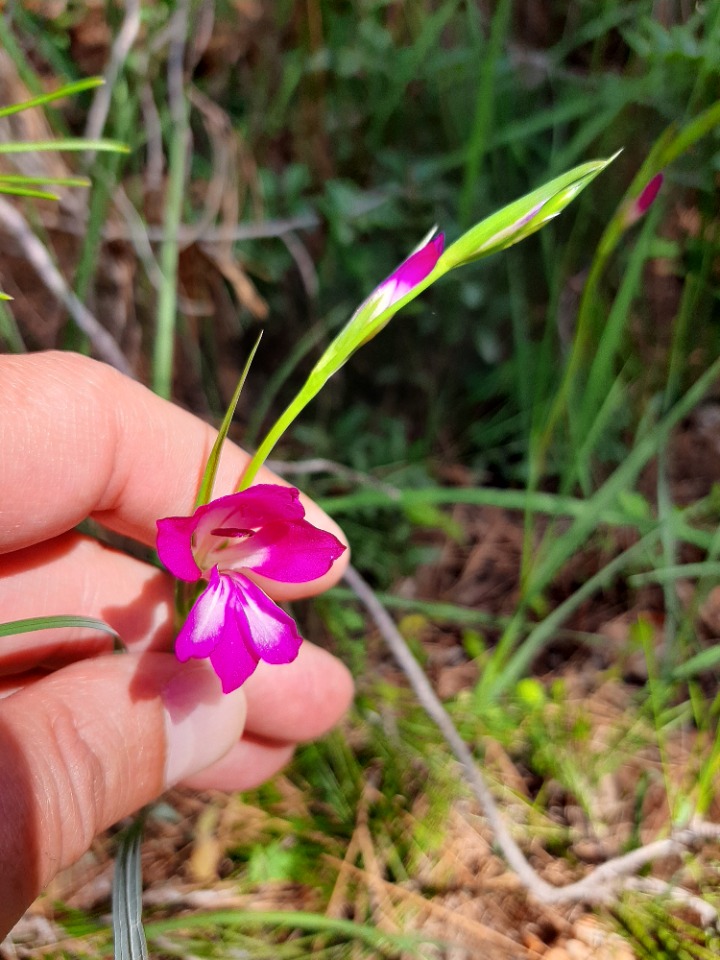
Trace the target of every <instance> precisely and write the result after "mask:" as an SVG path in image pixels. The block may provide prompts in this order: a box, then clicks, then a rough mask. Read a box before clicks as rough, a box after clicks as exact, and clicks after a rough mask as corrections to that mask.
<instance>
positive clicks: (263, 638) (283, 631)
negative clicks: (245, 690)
mask: <svg viewBox="0 0 720 960" xmlns="http://www.w3.org/2000/svg"><path fill="white" fill-rule="evenodd" d="M227 576H228V579H232V580H234V581H235V582H236V583H237V585H238V590H239V596H241V597H242V599H241V601H240V602H241V603H242V607H243V613H244V615H245V617H246V619H247V624H248V630H249V633H248V636H247V638H246V639H247V646H248V649H249V650H250V652H251V654H253V655H256V656H258V657H259V658H260V659H261V660H264V661H265V662H266V663H291V662H292V661H293V660H294V659H295V657H296V656H297V655H298V650H299V649H300V644H301V643H302V637H301V636H300V634H299V633H298V630H297V625H296V623H295V621H294V620H293V618H292V617H290V616H288V614H287V613H285V611H284V610H281V609H280V607H279V606H278V605H277V604H276V603H274V602H273V601H272V600H271V599H270V597H268V595H267V594H266V593H264V592H263V591H262V590H261V589H260V587H258V585H257V584H255V583H253V582H252V581H251V580H248V579H247V577H243V576H242V574H228V575H227Z"/></svg>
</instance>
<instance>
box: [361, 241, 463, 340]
mask: <svg viewBox="0 0 720 960" xmlns="http://www.w3.org/2000/svg"><path fill="white" fill-rule="evenodd" d="M444 245H445V236H444V234H442V233H439V234H438V235H437V236H436V237H433V239H432V240H430V242H429V243H426V244H425V246H424V247H420V249H419V250H416V251H415V253H411V254H410V256H409V257H408V258H407V260H403V262H402V263H401V264H400V266H399V267H398V268H397V270H394V271H393V272H392V273H391V274H390V276H389V277H387V278H386V279H385V280H383V282H382V283H381V284H380V285H379V286H378V287H376V288H375V290H374V291H373V293H371V294H370V297H369V298H368V300H372V301H373V311H372V314H371V317H370V319H373V318H374V317H377V316H379V315H380V314H381V313H383V312H384V311H385V310H387V308H388V307H391V306H392V305H393V304H394V303H397V302H398V300H402V298H403V297H404V296H405V294H407V293H410V291H411V290H412V289H413V287H416V286H417V285H418V284H419V283H422V281H423V280H424V279H425V277H427V276H428V274H430V273H432V271H433V270H434V269H435V264H436V263H437V262H438V260H439V259H440V254H441V253H442V252H443V246H444ZM366 302H367V301H366ZM361 309H362V308H361ZM358 312H359V311H358ZM375 332H377V331H375Z"/></svg>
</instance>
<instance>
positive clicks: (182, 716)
mask: <svg viewBox="0 0 720 960" xmlns="http://www.w3.org/2000/svg"><path fill="white" fill-rule="evenodd" d="M0 403H1V404H2V417H1V418H0V451H2V452H1V454H0V622H8V621H11V620H19V619H23V618H26V617H38V616H50V615H53V614H55V615H58V614H78V615H83V616H91V617H98V618H100V619H102V620H104V621H105V622H106V623H108V624H109V625H110V626H111V627H113V628H114V629H115V630H116V631H117V632H118V633H119V634H120V636H121V637H122V640H123V642H124V643H125V645H126V646H127V649H128V653H127V654H124V655H116V654H113V653H112V639H111V638H110V637H109V636H108V635H107V634H102V633H99V632H97V633H96V632H94V631H88V630H85V631H75V630H48V631H41V632H40V631H39V632H35V633H29V634H21V635H17V636H11V637H6V638H4V639H0V694H2V699H0V864H1V865H2V869H0V940H1V939H2V938H3V936H4V935H5V934H6V933H7V932H8V931H9V930H10V928H11V927H12V925H13V924H14V923H15V921H16V920H17V919H18V918H19V917H20V916H21V915H22V913H23V911H24V910H25V909H26V907H27V906H28V905H29V904H30V903H31V902H32V900H33V899H34V898H35V896H37V894H38V893H39V892H40V891H41V890H42V889H43V887H44V886H45V885H46V884H47V883H48V882H49V881H50V880H51V879H52V877H53V876H54V875H55V874H56V873H57V871H58V870H60V869H62V868H63V867H66V866H68V865H70V864H71V863H73V862H74V861H75V860H77V859H78V858H79V857H80V856H81V855H82V854H83V853H84V852H85V850H87V849H88V847H89V846H90V843H91V842H92V839H93V837H94V836H95V835H96V834H97V833H99V832H100V831H101V830H103V829H105V828H106V827H108V826H110V825H111V824H112V823H115V822H116V821H118V820H120V819H121V818H122V817H125V816H127V815H129V814H130V813H132V812H133V811H135V810H137V809H139V808H140V807H142V806H143V805H144V804H146V803H148V802H150V801H152V800H153V799H155V798H156V797H157V796H158V795H159V794H161V793H162V791H163V790H165V789H166V788H168V787H169V786H172V785H174V784H176V783H178V782H181V783H184V784H187V785H189V786H191V787H195V788H197V789H207V788H217V789H222V790H243V789H249V788H250V787H253V786H255V785H257V784H258V783H261V782H262V781H263V780H265V779H267V778H268V777H269V776H271V775H272V774H273V773H275V772H276V771H277V770H279V769H280V768H281V767H282V766H283V765H284V764H285V763H286V762H287V760H288V759H289V757H290V756H291V755H292V752H293V749H294V747H295V745H296V744H297V743H299V742H302V741H306V740H311V739H313V738H315V737H317V736H320V735H321V734H323V733H325V732H326V731H327V730H328V729H330V727H332V726H333V724H335V723H336V722H337V720H338V719H339V718H340V716H341V715H342V714H343V712H344V711H345V710H346V708H347V706H348V704H349V702H350V699H351V697H352V680H351V678H350V675H349V673H348V671H347V670H346V669H345V667H344V666H343V665H342V664H341V663H340V662H339V661H338V660H336V659H335V658H334V657H333V656H331V655H330V654H329V653H327V652H326V651H324V650H322V649H320V648H318V647H315V646H313V645H312V644H310V643H307V642H306V643H304V644H303V645H302V647H301V650H300V655H299V656H298V658H297V660H296V661H295V662H294V663H291V664H287V665H283V666H269V665H267V664H264V663H261V664H260V665H259V667H258V669H257V671H256V672H255V673H254V674H253V676H252V677H251V678H250V679H249V680H248V681H247V683H246V684H245V685H244V686H243V687H242V688H241V689H240V690H237V691H235V692H234V693H232V694H229V695H223V694H222V693H221V690H220V684H219V681H218V680H217V678H216V677H215V675H214V674H213V673H212V671H211V670H210V668H209V666H208V664H207V663H206V662H205V661H200V660H197V661H190V662H188V663H186V664H180V663H178V662H177V661H176V659H175V657H174V656H173V654H172V652H171V651H172V643H173V627H172V618H173V606H172V595H173V583H172V580H171V579H170V578H169V577H168V576H167V575H166V574H165V573H163V572H162V571H160V570H158V569H157V568H156V567H153V566H151V565H150V564H147V563H144V562H142V561H140V560H138V559H135V558H133V557H131V556H128V555H126V554H123V553H120V552H117V551H115V550H112V549H110V548H109V547H107V546H104V545H102V544H100V543H99V542H97V541H96V540H93V539H90V538H88V537H85V536H82V535H80V534H78V533H77V532H75V531H74V527H75V526H76V525H77V524H78V523H79V522H80V521H82V520H84V519H85V518H88V517H90V518H92V519H93V520H95V521H97V522H98V523H100V524H102V526H104V527H106V528H107V529H108V530H111V531H114V532H117V533H120V534H123V535H125V536H128V537H131V538H133V539H134V540H136V541H138V542H139V543H141V544H146V545H148V546H152V545H153V543H154V540H155V533H156V527H155V521H156V520H157V519H158V518H160V517H167V516H181V515H184V514H189V513H192V510H193V506H194V501H195V496H196V493H197V489H198V483H199V480H200V477H201V476H202V473H203V470H204V467H205V463H206V460H207V457H208V454H209V452H210V449H211V447H212V444H213V442H214V439H215V431H214V430H213V429H211V428H210V427H209V426H208V425H207V424H204V423H203V422H202V421H200V420H198V419H197V418H196V417H194V416H192V415H191V414H189V413H187V412H185V411H183V410H181V409H179V408H178V407H175V406H173V405H172V404H170V403H167V402H166V401H164V400H161V399H160V398H158V397H156V396H155V395H154V394H152V393H151V392H150V391H149V390H147V389H146V388H144V387H143V386H141V385H140V384H138V383H136V382H134V381H132V380H130V379H128V378H126V377H123V376H122V375H121V374H119V373H117V372H116V371H114V370H112V369H111V368H109V367H107V366H105V365H104V364H100V363H97V362H95V361H93V360H90V359H88V358H86V357H81V356H78V355H75V354H69V353H42V354H33V355H28V356H2V357H0ZM247 459H248V458H247V455H246V454H245V453H244V452H243V451H242V450H240V449H239V448H238V447H236V446H234V445H233V444H231V443H226V444H225V446H224V448H223V455H222V458H221V462H220V468H219V471H218V476H217V479H216V484H215V493H216V495H218V496H219V495H222V494H225V493H230V492H232V491H233V490H234V489H235V488H236V486H237V481H238V478H239V476H240V474H241V473H242V470H243V467H244V465H245V463H246V462H247ZM257 482H258V483H283V482H284V481H282V480H280V479H278V478H277V477H275V476H274V475H273V474H271V473H270V472H269V471H267V470H263V471H262V472H261V473H260V474H259V476H258V478H257ZM303 502H304V504H305V507H306V511H307V513H306V516H307V519H308V520H309V521H310V522H311V523H313V524H315V525H316V526H319V527H323V528H325V529H327V530H330V531H331V532H332V533H334V534H335V535H336V536H339V537H340V538H341V539H343V538H342V533H341V531H340V530H339V529H338V527H337V526H336V525H335V524H334V523H333V521H332V520H331V519H330V518H329V517H327V516H326V515H325V514H324V513H322V511H321V510H320V509H319V508H318V507H317V506H316V505H315V504H313V503H312V502H311V501H309V500H307V499H305V498H303ZM347 559H348V552H347V551H346V552H345V554H343V556H342V557H341V558H340V559H339V560H337V561H336V562H335V564H334V566H333V568H332V569H331V570H330V572H329V573H328V574H326V575H325V576H324V577H321V578H320V579H318V580H315V581H313V582H312V583H303V584H289V583H288V584H284V583H276V582H271V581H263V580H262V578H260V577H256V578H255V579H256V580H257V582H258V583H259V584H260V585H261V586H262V587H263V589H265V590H266V592H267V593H268V594H269V595H270V596H271V597H272V598H273V599H274V600H277V601H283V600H292V599H296V598H299V597H305V596H310V595H313V594H316V593H319V592H321V591H322V590H324V589H326V588H327V587H329V586H331V585H332V584H334V583H335V582H336V581H337V580H338V579H339V577H340V576H341V575H342V572H343V570H344V569H345V566H346V564H347Z"/></svg>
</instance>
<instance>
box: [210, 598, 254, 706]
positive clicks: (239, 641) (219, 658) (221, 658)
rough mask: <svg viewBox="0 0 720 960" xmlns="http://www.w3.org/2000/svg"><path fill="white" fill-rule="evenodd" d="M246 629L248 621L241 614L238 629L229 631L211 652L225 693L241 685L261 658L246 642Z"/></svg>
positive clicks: (211, 661)
mask: <svg viewBox="0 0 720 960" xmlns="http://www.w3.org/2000/svg"><path fill="white" fill-rule="evenodd" d="M241 624H243V625H241ZM246 630H247V622H246V621H245V619H244V617H243V616H242V614H241V615H240V617H239V618H238V620H237V621H236V629H235V630H234V631H233V632H232V633H231V632H230V631H228V633H227V635H226V636H224V637H223V639H222V642H221V643H219V644H218V646H217V647H215V649H214V650H213V652H212V653H211V654H210V663H211V664H212V668H213V670H214V671H215V673H216V674H217V675H218V677H219V678H220V682H221V684H222V690H223V693H232V691H233V690H237V688H238V687H241V686H242V685H243V683H245V681H246V680H247V678H248V677H249V676H251V675H252V674H253V673H254V672H255V668H256V667H257V665H258V662H259V659H260V658H259V657H258V656H257V655H256V653H255V651H253V650H252V649H251V648H249V647H248V645H247V643H246V642H245V636H246Z"/></svg>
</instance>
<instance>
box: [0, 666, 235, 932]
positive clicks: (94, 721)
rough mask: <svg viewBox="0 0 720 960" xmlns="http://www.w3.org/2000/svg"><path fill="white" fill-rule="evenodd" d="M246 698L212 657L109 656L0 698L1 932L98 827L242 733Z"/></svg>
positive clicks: (197, 765) (180, 776)
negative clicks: (223, 679) (227, 682)
mask: <svg viewBox="0 0 720 960" xmlns="http://www.w3.org/2000/svg"><path fill="white" fill-rule="evenodd" d="M245 712H246V705H245V696H244V694H243V693H242V692H241V691H236V693H234V694H230V695H227V696H225V695H223V694H222V692H221V690H220V684H219V682H218V680H217V677H215V675H214V674H213V673H212V672H211V671H210V670H209V669H208V668H207V665H206V664H205V663H204V662H197V661H191V662H189V663H187V664H180V663H178V662H177V661H176V660H175V658H174V657H173V656H171V655H169V654H161V653H152V654H144V655H142V656H141V657H137V656H131V655H126V656H106V657H98V658H97V659H94V660H84V661H82V662H79V663H75V664H73V665H71V666H69V667H66V668H64V669H63V670H59V671H58V672H57V673H54V674H52V675H50V676H47V677H44V678H43V679H42V680H39V681H38V682H36V683H34V684H32V685H31V686H28V687H25V688H23V689H22V690H20V691H18V692H17V693H15V694H13V695H12V696H10V697H8V698H7V699H5V700H2V701H0V864H2V870H0V941H1V940H2V939H3V937H4V936H5V934H6V933H7V932H8V930H9V929H10V928H11V927H12V925H13V924H14V923H15V922H16V921H17V920H18V918H19V917H20V916H21V915H22V913H23V912H24V910H25V909H26V908H27V906H29V904H30V903H31V902H32V901H33V900H34V898H35V897H36V896H37V894H38V893H39V892H40V891H41V890H42V888H43V887H44V886H45V885H46V884H47V883H48V882H49V880H51V879H52V877H53V876H54V875H55V874H56V873H57V871H58V870H61V869H62V868H63V867H66V866H69V865H70V864H71V863H74V862H75V860H77V859H78V858H79V857H80V856H81V855H82V854H83V853H84V852H85V851H86V850H87V849H88V848H89V847H90V844H91V842H92V840H93V838H94V837H95V835H96V834H97V833H99V832H100V831H101V830H104V829H105V828H106V827H109V826H110V825H111V824H113V823H115V822H116V821H118V820H120V819H122V818H123V817H125V816H128V815H129V814H130V813H132V812H133V811H135V810H137V809H139V808H140V807H142V806H143V805H144V804H146V803H149V802H150V801H151V800H153V799H154V798H155V797H157V796H158V794H160V793H161V792H162V791H163V790H164V789H165V788H166V787H169V786H171V785H172V784H174V783H176V782H177V781H179V780H181V779H183V778H185V777H187V776H190V775H192V774H194V773H197V772H199V771H200V770H202V769H204V768H205V767H206V766H209V765H210V764H211V763H213V762H215V761H216V760H218V759H219V758H220V757H222V756H224V754H225V753H226V752H227V751H228V750H229V749H230V748H231V747H232V746H233V744H234V743H236V742H237V740H238V738H239V737H240V735H241V733H242V730H243V726H244V723H245Z"/></svg>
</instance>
